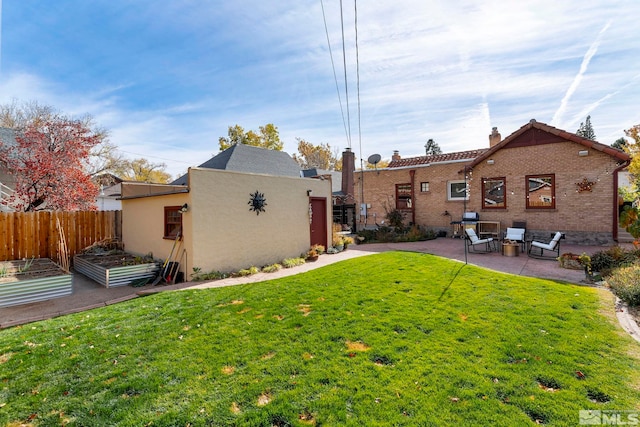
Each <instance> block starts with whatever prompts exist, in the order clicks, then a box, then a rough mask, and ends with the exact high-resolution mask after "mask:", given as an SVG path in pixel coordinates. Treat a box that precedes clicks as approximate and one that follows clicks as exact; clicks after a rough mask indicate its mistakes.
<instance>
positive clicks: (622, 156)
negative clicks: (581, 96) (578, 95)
mask: <svg viewBox="0 0 640 427" xmlns="http://www.w3.org/2000/svg"><path fill="white" fill-rule="evenodd" d="M532 129H538V130H541V131H543V132H547V133H550V134H552V135H556V136H558V137H560V138H562V139H564V140H567V141H572V142H575V143H577V144H580V145H583V146H585V147H587V148H592V149H594V150H596V151H600V152H602V153H605V154H608V155H610V156H611V157H614V158H616V159H618V160H621V161H625V162H626V161H630V160H631V157H630V156H629V155H628V154H627V153H625V152H624V151H622V150H618V149H617V148H613V147H611V146H609V145H605V144H601V143H599V142H597V141H592V140H590V139H587V138H583V137H581V136H578V135H576V134H575V133H571V132H567V131H565V130H562V129H558V128H555V127H553V126H550V125H548V124H546V123H542V122H537V121H536V120H534V119H532V120H531V121H529V123H527V124H526V125H524V126H522V127H521V128H520V129H518V130H517V131H515V132H513V133H512V134H511V135H509V136H508V137H506V138H505V139H503V140H502V141H500V142H499V143H498V144H496V145H494V146H493V147H491V148H490V149H488V150H486V151H485V152H484V153H483V154H482V155H480V156H478V157H477V158H476V159H475V160H474V161H473V162H472V163H471V164H470V165H469V166H470V167H474V166H475V165H477V164H478V163H480V162H482V161H484V160H485V159H487V158H489V157H490V156H491V155H492V154H493V153H495V152H496V151H498V150H500V149H502V148H504V147H506V146H507V145H509V143H511V142H512V141H514V140H515V139H516V138H518V137H519V136H520V135H522V134H524V133H525V132H527V131H530V130H532Z"/></svg>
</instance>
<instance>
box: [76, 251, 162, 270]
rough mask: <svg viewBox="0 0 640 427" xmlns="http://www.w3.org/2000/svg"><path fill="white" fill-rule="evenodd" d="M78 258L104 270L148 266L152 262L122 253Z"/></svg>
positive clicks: (151, 259) (84, 255)
mask: <svg viewBox="0 0 640 427" xmlns="http://www.w3.org/2000/svg"><path fill="white" fill-rule="evenodd" d="M76 257H78V258H82V259H83V260H85V261H87V262H90V263H91V264H96V265H99V266H101V267H104V268H114V267H124V266H127V265H138V264H149V263H152V262H154V259H153V257H151V256H149V255H147V256H144V257H141V256H135V255H131V254H128V253H126V252H123V251H111V252H107V253H104V254H82V255H76Z"/></svg>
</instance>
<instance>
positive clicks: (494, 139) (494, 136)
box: [489, 127, 502, 148]
mask: <svg viewBox="0 0 640 427" xmlns="http://www.w3.org/2000/svg"><path fill="white" fill-rule="evenodd" d="M500 141H502V135H500V132H498V128H497V127H494V128H493V129H491V135H489V148H491V147H493V146H494V145H496V144H498V143H499V142H500Z"/></svg>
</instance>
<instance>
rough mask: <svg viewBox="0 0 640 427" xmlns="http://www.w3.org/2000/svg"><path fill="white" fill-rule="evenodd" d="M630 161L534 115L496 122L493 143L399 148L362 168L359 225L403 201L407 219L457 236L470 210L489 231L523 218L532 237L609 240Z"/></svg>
mask: <svg viewBox="0 0 640 427" xmlns="http://www.w3.org/2000/svg"><path fill="white" fill-rule="evenodd" d="M630 160H631V159H630V157H629V155H627V154H626V153H625V152H623V151H621V150H618V149H615V148H612V147H610V146H608V145H604V144H600V143H598V142H595V141H591V140H589V139H585V138H582V137H579V136H577V135H575V134H573V133H569V132H566V131H563V130H560V129H556V128H554V127H552V126H549V125H547V124H544V123H540V122H536V121H535V120H531V121H530V122H529V123H527V124H526V125H524V126H522V127H521V128H520V129H518V130H517V131H515V132H514V133H512V134H511V135H509V136H508V137H507V138H505V139H504V140H503V139H501V135H500V134H499V133H498V131H497V128H494V129H493V132H492V133H491V135H489V147H488V148H480V149H477V150H470V151H463V152H457V153H448V154H439V155H431V156H420V157H411V158H406V159H403V158H401V156H400V154H399V153H398V152H397V151H396V152H394V155H393V157H392V160H391V162H390V164H389V166H388V167H387V168H384V169H378V170H365V171H357V172H356V174H355V184H354V185H355V191H354V194H355V195H356V198H358V200H357V203H358V204H364V205H366V208H367V209H366V214H364V215H360V217H359V228H364V227H369V226H374V225H375V224H381V223H382V222H383V220H384V218H385V214H386V211H387V210H388V209H394V208H397V209H400V210H401V211H402V212H404V214H405V220H406V222H407V223H413V224H418V225H421V226H425V227H428V228H432V229H435V230H443V231H447V235H449V236H450V235H452V233H454V232H457V231H456V230H454V227H455V226H452V225H451V222H452V221H458V220H460V219H461V218H462V215H463V212H464V210H465V209H466V211H468V212H477V213H478V214H479V217H480V220H481V224H478V227H481V226H486V227H487V228H486V230H485V231H486V232H487V233H489V234H490V233H493V234H494V235H501V234H502V233H501V232H502V231H504V229H505V228H506V227H510V226H512V224H513V222H514V221H520V222H521V221H524V222H526V228H527V231H528V233H529V235H530V236H531V235H536V236H547V235H548V234H549V233H550V232H554V231H562V232H563V233H565V234H566V239H567V241H568V242H571V243H584V244H610V243H612V242H614V241H617V240H618V213H619V212H618V210H619V202H618V191H617V188H618V173H619V172H620V171H621V170H622V169H624V168H625V167H626V166H628V164H629V162H630ZM363 183H364V188H363V186H362V185H363ZM466 188H468V191H466V190H465V189H466ZM361 199H364V200H361ZM541 238H543V237H541Z"/></svg>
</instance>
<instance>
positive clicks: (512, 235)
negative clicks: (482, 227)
mask: <svg viewBox="0 0 640 427" xmlns="http://www.w3.org/2000/svg"><path fill="white" fill-rule="evenodd" d="M524 233H525V229H524V228H512V227H507V235H506V236H505V237H504V238H505V239H506V240H516V241H518V242H522V241H524Z"/></svg>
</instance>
